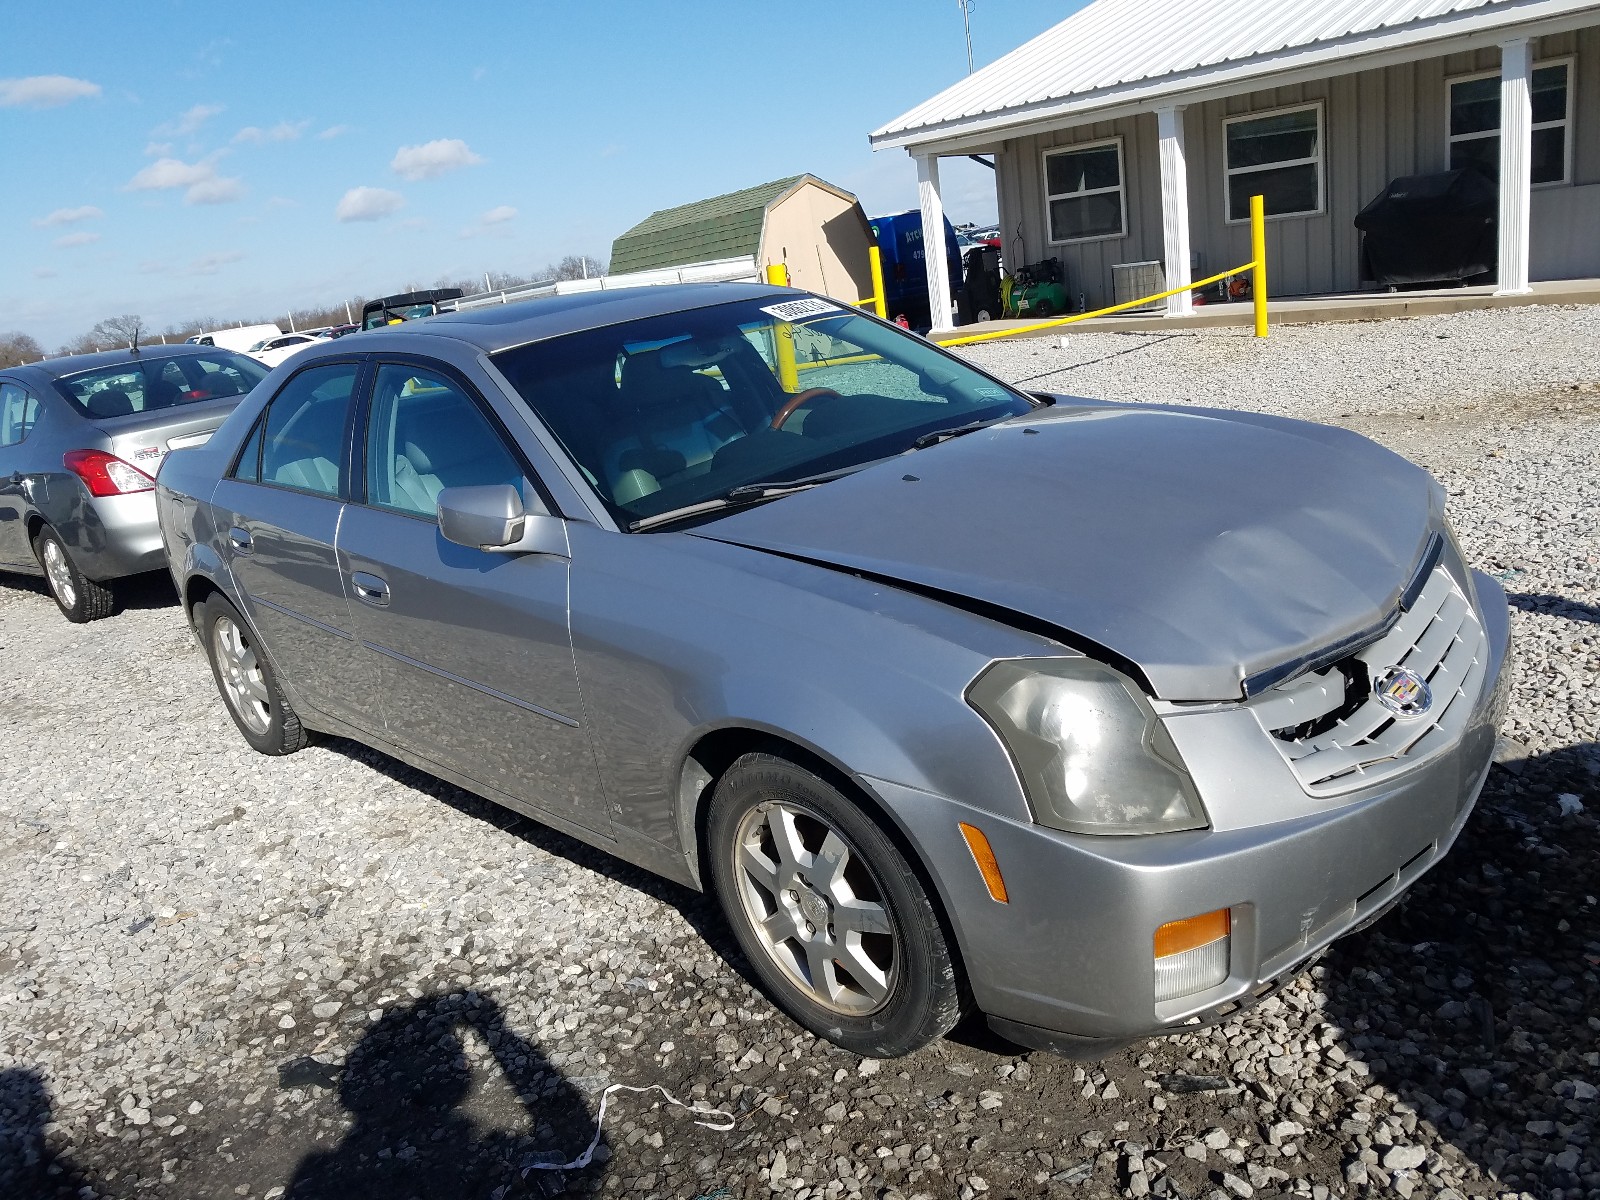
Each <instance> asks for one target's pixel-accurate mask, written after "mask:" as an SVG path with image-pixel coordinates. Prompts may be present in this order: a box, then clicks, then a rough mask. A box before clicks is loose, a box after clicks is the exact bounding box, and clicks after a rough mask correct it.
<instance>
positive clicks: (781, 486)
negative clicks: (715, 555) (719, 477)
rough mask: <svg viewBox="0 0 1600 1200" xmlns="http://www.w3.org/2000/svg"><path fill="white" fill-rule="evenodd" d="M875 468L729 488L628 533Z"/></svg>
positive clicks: (633, 527) (643, 521) (850, 468)
mask: <svg viewBox="0 0 1600 1200" xmlns="http://www.w3.org/2000/svg"><path fill="white" fill-rule="evenodd" d="M871 465H872V463H855V464H854V465H852V466H848V467H840V468H839V469H838V470H835V471H823V472H822V473H821V474H818V475H807V476H804V477H803V478H800V479H775V480H771V481H769V482H767V483H741V484H740V485H739V486H738V487H733V488H729V489H728V490H727V491H726V492H723V493H722V495H720V496H713V497H712V498H711V499H709V500H700V501H697V502H696V503H694V504H685V505H684V506H683V507H682V508H672V509H668V510H667V511H666V512H661V513H653V514H652V515H650V516H648V517H640V518H639V519H638V520H637V521H634V522H633V523H632V524H630V525H629V526H628V530H629V532H630V533H639V532H641V531H643V530H646V529H654V528H655V527H656V526H658V525H666V524H668V523H669V522H672V521H678V520H682V519H684V518H686V517H697V516H699V515H700V514H701V513H710V512H716V511H718V510H719V509H724V508H739V507H741V506H743V505H746V504H759V503H760V502H761V501H763V500H775V499H777V498H778V497H779V496H787V495H790V494H792V493H794V492H804V491H807V490H809V489H811V488H814V487H816V486H817V485H818V484H819V483H827V482H828V481H829V480H832V479H839V478H842V477H843V476H845V475H854V474H855V473H856V472H857V471H859V470H861V469H862V468H864V467H870V466H871Z"/></svg>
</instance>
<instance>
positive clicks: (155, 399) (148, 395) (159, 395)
mask: <svg viewBox="0 0 1600 1200" xmlns="http://www.w3.org/2000/svg"><path fill="white" fill-rule="evenodd" d="M178 394H179V389H178V385H177V384H175V383H173V382H172V380H170V379H151V380H149V381H147V382H146V383H145V385H144V411H145V412H149V411H150V410H151V409H153V408H171V407H172V406H173V405H174V404H176V403H178Z"/></svg>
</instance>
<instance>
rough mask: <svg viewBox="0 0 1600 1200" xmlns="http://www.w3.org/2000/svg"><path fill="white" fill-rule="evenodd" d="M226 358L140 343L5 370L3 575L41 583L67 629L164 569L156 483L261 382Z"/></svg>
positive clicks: (0, 463) (245, 363)
mask: <svg viewBox="0 0 1600 1200" xmlns="http://www.w3.org/2000/svg"><path fill="white" fill-rule="evenodd" d="M266 374H267V371H266V368H265V367H263V366H262V365H261V364H260V363H258V362H256V361H255V360H254V359H251V358H246V357H245V356H244V355H242V354H235V353H234V352H233V351H231V350H218V349H213V348H209V347H197V346H147V347H145V348H144V349H143V350H140V351H138V352H134V351H130V350H118V351H112V352H108V353H104V354H78V355H72V356H69V357H66V358H52V359H46V360H45V361H43V362H38V363H32V364H29V365H27V366H21V367H9V368H6V369H5V370H0V571H17V572H21V573H23V574H27V575H43V576H44V577H45V579H46V581H47V582H48V583H49V585H50V594H51V595H53V596H54V597H55V599H56V603H57V604H59V605H60V606H61V611H62V612H63V613H64V614H66V617H67V620H69V621H93V620H96V619H97V618H100V617H104V616H108V615H110V613H111V610H112V607H113V605H114V602H115V597H114V595H113V594H112V590H111V584H112V582H113V581H114V580H117V579H120V578H122V577H123V576H126V575H137V574H139V573H141V572H144V571H159V570H160V569H161V568H162V567H163V566H164V565H165V563H166V559H165V556H164V555H163V554H162V553H161V535H160V533H159V531H158V530H157V528H156V505H155V486H156V483H155V475H156V471H157V469H158V468H159V467H160V465H161V460H162V458H164V457H165V456H166V454H167V451H168V450H169V449H177V448H179V447H182V446H195V445H199V444H200V443H201V442H204V441H205V440H206V439H207V438H208V437H210V436H211V432H212V430H214V429H216V427H217V426H218V425H220V424H222V421H223V418H224V417H226V416H227V415H228V414H229V413H230V412H232V411H233V409H234V407H235V406H236V405H237V404H238V403H239V400H240V398H241V397H242V396H244V394H245V393H246V392H248V391H249V390H250V389H251V388H252V387H254V386H255V385H256V384H257V383H259V382H260V381H261V380H262V379H264V378H265V377H266Z"/></svg>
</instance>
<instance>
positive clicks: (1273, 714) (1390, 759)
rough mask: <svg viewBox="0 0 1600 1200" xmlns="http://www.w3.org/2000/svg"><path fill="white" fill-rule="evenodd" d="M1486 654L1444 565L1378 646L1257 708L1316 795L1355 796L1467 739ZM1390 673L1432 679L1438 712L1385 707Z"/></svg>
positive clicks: (1294, 683)
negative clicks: (1376, 687) (1380, 682)
mask: <svg viewBox="0 0 1600 1200" xmlns="http://www.w3.org/2000/svg"><path fill="white" fill-rule="evenodd" d="M1484 646H1485V639H1484V633H1483V626H1482V624H1480V623H1479V621H1478V616H1477V614H1476V613H1475V612H1474V611H1473V609H1472V602H1471V601H1470V600H1468V599H1467V596H1466V593H1465V592H1463V591H1462V589H1461V586H1460V584H1458V583H1457V582H1456V580H1455V578H1454V577H1453V576H1452V575H1451V573H1450V571H1449V570H1448V569H1447V567H1446V566H1445V565H1444V564H1440V565H1438V566H1435V567H1434V568H1433V570H1432V571H1431V572H1430V573H1429V575H1428V579H1427V583H1426V584H1425V585H1424V586H1423V588H1422V591H1421V593H1420V594H1419V595H1418V596H1417V598H1416V602H1415V603H1414V604H1412V606H1411V607H1410V608H1409V609H1408V610H1407V611H1405V612H1403V613H1401V614H1400V618H1399V620H1397V621H1396V622H1395V623H1394V625H1393V626H1392V627H1390V629H1389V631H1388V632H1387V633H1386V634H1384V635H1383V636H1382V637H1380V638H1379V639H1378V640H1377V641H1375V642H1373V643H1372V644H1371V645H1368V646H1366V647H1364V648H1363V649H1361V650H1358V651H1356V652H1355V653H1354V654H1353V655H1351V656H1350V657H1349V658H1347V659H1344V660H1343V661H1341V662H1339V663H1335V664H1334V665H1333V666H1331V667H1329V668H1328V669H1327V670H1324V671H1321V672H1317V673H1314V674H1309V675H1304V676H1301V677H1300V678H1298V679H1294V680H1291V681H1290V682H1288V683H1284V684H1279V685H1278V686H1277V687H1275V688H1272V689H1270V690H1269V691H1267V692H1265V693H1263V694H1262V695H1261V696H1259V697H1258V698H1256V699H1255V700H1252V701H1251V702H1250V704H1249V707H1250V709H1251V711H1252V712H1253V713H1254V714H1255V716H1256V718H1257V720H1259V721H1260V722H1261V727H1262V729H1264V730H1265V731H1266V732H1267V733H1269V734H1271V735H1272V744H1273V745H1274V746H1276V747H1277V748H1278V752H1279V753H1281V754H1282V755H1283V757H1284V759H1285V760H1286V761H1287V762H1288V764H1289V766H1290V768H1291V769H1292V770H1293V771H1294V773H1295V775H1296V777H1297V778H1298V779H1299V780H1300V785H1301V786H1302V787H1303V788H1305V790H1306V791H1307V792H1309V793H1310V794H1312V795H1314V796H1331V795H1337V794H1339V793H1341V792H1347V791H1353V790H1354V789H1356V788H1362V787H1367V786H1369V785H1371V784H1373V783H1377V782H1379V781H1380V780H1382V779H1384V778H1386V777H1387V776H1389V775H1392V774H1395V773H1396V772H1399V771H1403V770H1406V769H1408V768H1410V767H1413V766H1415V765H1417V764H1419V763H1421V762H1423V761H1425V760H1426V759H1428V758H1430V757H1431V756H1432V755H1433V754H1435V753H1437V752H1438V751H1440V750H1443V749H1444V748H1445V747H1447V746H1449V745H1450V744H1452V743H1453V742H1454V741H1455V740H1456V739H1457V738H1458V737H1460V735H1461V732H1462V729H1463V727H1464V726H1465V725H1466V723H1467V718H1468V716H1469V715H1470V714H1471V712H1472V705H1473V702H1474V701H1475V700H1476V699H1477V696H1478V692H1479V691H1480V690H1481V689H1482V687H1483V672H1484V662H1483V657H1484ZM1389 667H1406V668H1409V669H1410V670H1412V671H1415V672H1416V673H1417V674H1418V675H1420V676H1422V678H1423V679H1425V680H1427V682H1428V686H1429V687H1430V688H1431V689H1432V691H1433V703H1432V704H1431V705H1430V706H1429V708H1428V710H1427V711H1426V712H1425V713H1422V714H1420V715H1418V716H1415V717H1399V716H1396V715H1395V714H1394V713H1393V712H1391V711H1390V710H1389V709H1387V708H1385V707H1384V706H1383V705H1382V704H1380V703H1379V702H1378V700H1377V698H1376V696H1375V695H1374V694H1373V688H1372V681H1373V680H1375V679H1376V678H1377V677H1378V675H1379V674H1381V673H1382V672H1383V671H1385V670H1387V669H1388V668H1389Z"/></svg>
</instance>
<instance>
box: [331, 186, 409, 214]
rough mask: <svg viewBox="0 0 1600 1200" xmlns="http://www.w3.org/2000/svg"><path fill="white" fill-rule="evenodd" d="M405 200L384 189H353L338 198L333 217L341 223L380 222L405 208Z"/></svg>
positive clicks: (398, 194) (397, 193)
mask: <svg viewBox="0 0 1600 1200" xmlns="http://www.w3.org/2000/svg"><path fill="white" fill-rule="evenodd" d="M405 202H406V198H405V197H404V196H402V195H401V194H400V193H399V192H391V191H388V190H386V189H385V188H374V187H355V188H351V189H350V190H349V191H348V192H346V193H345V194H344V195H343V196H341V197H340V198H339V205H338V207H337V208H335V209H334V210H333V215H334V216H335V217H336V218H338V219H339V220H341V221H381V220H383V218H384V217H387V216H391V215H392V214H394V213H397V212H399V211H400V209H401V208H403V207H404V206H405Z"/></svg>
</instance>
